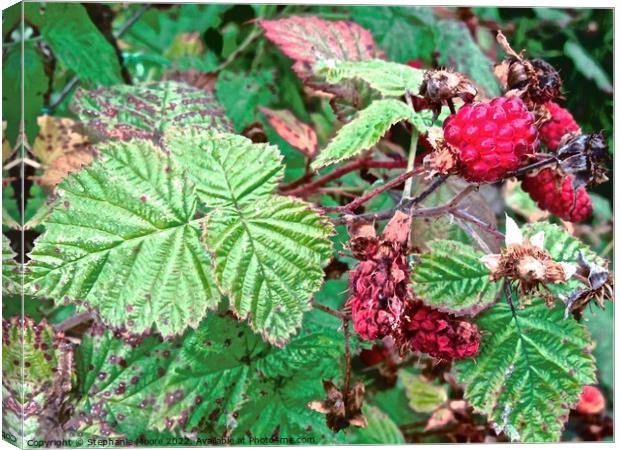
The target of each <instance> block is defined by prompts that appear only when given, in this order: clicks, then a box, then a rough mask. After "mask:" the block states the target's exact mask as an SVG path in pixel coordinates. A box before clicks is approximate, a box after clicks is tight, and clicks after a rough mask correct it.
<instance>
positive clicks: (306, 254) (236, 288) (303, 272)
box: [205, 196, 332, 346]
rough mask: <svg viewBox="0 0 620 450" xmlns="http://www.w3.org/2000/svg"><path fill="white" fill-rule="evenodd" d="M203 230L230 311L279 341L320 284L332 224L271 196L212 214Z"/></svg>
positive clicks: (297, 320) (289, 331) (295, 324)
mask: <svg viewBox="0 0 620 450" xmlns="http://www.w3.org/2000/svg"><path fill="white" fill-rule="evenodd" d="M205 233H206V243H207V247H208V248H209V249H210V250H211V251H212V252H213V254H214V257H215V275H216V279H217V281H218V284H219V285H220V286H221V288H222V290H223V291H224V292H226V294H227V295H228V296H229V297H230V301H231V307H232V308H233V310H234V311H235V314H236V315H238V316H239V317H240V318H242V319H245V318H248V320H249V322H250V325H251V327H252V329H254V330H255V331H256V332H259V333H261V334H262V335H263V337H264V339H266V340H267V341H269V342H271V343H273V344H275V345H279V346H281V345H284V344H285V343H286V341H287V340H288V339H289V338H290V336H291V335H292V334H293V333H295V331H296V330H297V329H298V328H299V327H300V326H301V323H302V317H303V312H304V311H306V310H308V309H310V303H309V301H310V296H311V295H312V293H314V292H316V291H317V290H318V289H319V288H320V287H321V283H322V281H323V270H322V267H323V266H324V265H325V264H326V263H327V261H328V260H329V258H330V257H331V243H330V242H329V239H328V237H329V236H330V235H331V233H332V227H331V226H330V225H329V223H328V222H327V221H326V220H325V219H324V218H323V217H322V216H321V215H319V214H318V213H316V212H315V211H312V210H311V209H309V207H308V205H307V204H306V203H305V202H303V201H300V200H294V199H292V198H287V197H278V196H273V197H264V198H260V199H258V200H256V201H255V202H253V203H252V204H251V205H245V206H243V207H236V208H227V209H222V210H217V211H215V212H213V213H211V214H210V216H209V219H208V222H207V224H206V229H205Z"/></svg>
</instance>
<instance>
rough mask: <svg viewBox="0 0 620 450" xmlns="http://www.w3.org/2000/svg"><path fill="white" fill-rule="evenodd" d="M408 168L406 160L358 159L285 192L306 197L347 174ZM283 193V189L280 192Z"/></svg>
mask: <svg viewBox="0 0 620 450" xmlns="http://www.w3.org/2000/svg"><path fill="white" fill-rule="evenodd" d="M405 167H407V161H404V160H390V161H376V160H372V159H358V160H355V161H351V162H350V163H348V164H345V165H344V166H341V167H339V168H337V169H335V170H333V171H331V172H330V173H328V174H326V175H324V176H322V177H321V178H318V179H317V180H315V181H313V182H311V183H308V184H304V185H301V186H299V187H297V188H295V189H291V190H287V191H284V193H285V194H286V195H293V196H300V197H303V196H306V195H308V194H310V193H312V192H314V191H315V190H316V189H318V188H320V187H323V186H325V185H326V184H327V183H329V182H330V181H333V180H336V179H338V178H340V177H342V176H343V175H346V174H347V173H350V172H354V171H356V170H360V169H372V168H375V169H404V168H405ZM280 191H281V192H282V189H281V190H280Z"/></svg>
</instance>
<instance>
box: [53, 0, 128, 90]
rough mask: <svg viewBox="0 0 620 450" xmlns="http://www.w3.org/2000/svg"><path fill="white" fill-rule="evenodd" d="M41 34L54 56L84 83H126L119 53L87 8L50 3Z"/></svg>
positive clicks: (107, 84) (105, 84)
mask: <svg viewBox="0 0 620 450" xmlns="http://www.w3.org/2000/svg"><path fill="white" fill-rule="evenodd" d="M41 34H42V36H43V39H44V40H45V43H46V44H48V45H49V46H50V48H51V49H52V52H54V56H56V57H57V58H58V59H59V60H60V61H62V63H63V64H64V65H65V66H66V67H68V68H70V69H71V70H73V71H74V72H75V73H76V74H77V75H78V76H79V77H80V79H81V80H83V81H86V82H89V83H92V84H96V85H103V86H111V85H113V84H117V83H123V77H122V76H121V66H120V64H119V62H118V58H117V56H116V51H115V50H114V47H113V46H112V44H110V43H109V42H108V41H107V40H106V39H105V37H103V35H102V34H101V32H100V31H99V30H98V29H97V27H96V26H95V24H94V23H93V22H92V21H91V20H90V17H89V16H88V13H87V12H86V9H85V8H84V7H83V6H82V5H80V4H77V3H48V4H46V6H45V20H44V24H43V28H41Z"/></svg>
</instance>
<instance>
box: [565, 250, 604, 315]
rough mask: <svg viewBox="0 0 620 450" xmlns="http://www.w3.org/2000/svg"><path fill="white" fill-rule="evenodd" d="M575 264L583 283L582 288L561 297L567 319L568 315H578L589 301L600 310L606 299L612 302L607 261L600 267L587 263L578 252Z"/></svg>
mask: <svg viewBox="0 0 620 450" xmlns="http://www.w3.org/2000/svg"><path fill="white" fill-rule="evenodd" d="M577 264H578V268H577V276H578V277H579V278H580V279H581V280H582V282H583V283H584V287H580V288H579V289H577V290H575V291H574V292H573V293H572V294H571V295H569V296H568V297H561V299H562V301H563V302H564V304H565V305H566V310H565V313H564V315H565V317H568V315H569V314H570V313H574V312H577V313H580V312H581V311H583V310H584V309H585V307H586V305H588V303H590V302H591V301H594V302H595V303H596V304H597V305H598V306H599V307H600V308H604V307H605V300H606V299H607V300H609V301H612V300H613V295H614V280H613V275H612V273H611V272H610V271H609V269H608V268H607V261H605V263H604V265H602V266H601V265H598V264H596V263H594V262H590V261H588V260H587V259H586V258H585V256H584V255H583V253H581V252H579V254H578V255H577Z"/></svg>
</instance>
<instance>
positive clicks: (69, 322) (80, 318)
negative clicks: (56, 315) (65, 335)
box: [54, 311, 94, 331]
mask: <svg viewBox="0 0 620 450" xmlns="http://www.w3.org/2000/svg"><path fill="white" fill-rule="evenodd" d="M93 318H94V317H93V313H92V312H91V311H86V312H83V313H80V314H76V315H75V316H71V317H69V318H68V319H66V320H64V321H62V322H60V323H59V324H58V325H56V326H55V327H54V329H55V330H56V331H67V330H70V329H71V328H74V327H77V326H78V325H81V324H83V323H86V322H88V321H89V320H92V319H93Z"/></svg>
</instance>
